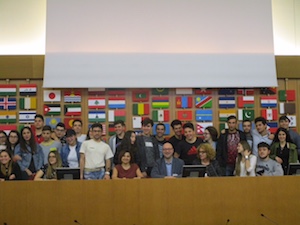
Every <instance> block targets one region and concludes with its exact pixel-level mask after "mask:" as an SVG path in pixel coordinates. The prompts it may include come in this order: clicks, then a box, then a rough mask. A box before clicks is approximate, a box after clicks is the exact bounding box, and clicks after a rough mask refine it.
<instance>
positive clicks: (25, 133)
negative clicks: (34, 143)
mask: <svg viewBox="0 0 300 225" xmlns="http://www.w3.org/2000/svg"><path fill="white" fill-rule="evenodd" d="M22 136H23V138H24V140H25V141H29V140H30V139H31V132H30V130H28V129H24V130H23V131H22Z"/></svg>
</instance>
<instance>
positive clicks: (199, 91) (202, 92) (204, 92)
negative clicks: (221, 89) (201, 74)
mask: <svg viewBox="0 0 300 225" xmlns="http://www.w3.org/2000/svg"><path fill="white" fill-rule="evenodd" d="M195 94H196V95H211V94H212V89H208V88H195Z"/></svg>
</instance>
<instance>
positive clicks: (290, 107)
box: [279, 102, 296, 114]
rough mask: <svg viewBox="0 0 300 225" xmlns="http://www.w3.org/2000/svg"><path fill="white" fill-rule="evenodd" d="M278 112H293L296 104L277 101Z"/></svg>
mask: <svg viewBox="0 0 300 225" xmlns="http://www.w3.org/2000/svg"><path fill="white" fill-rule="evenodd" d="M279 113H280V114H295V113H296V104H295V103H294V102H280V103H279Z"/></svg>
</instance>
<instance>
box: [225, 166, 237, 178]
mask: <svg viewBox="0 0 300 225" xmlns="http://www.w3.org/2000/svg"><path fill="white" fill-rule="evenodd" d="M234 167H235V166H234V165H226V176H233V173H234V169H235V168H234Z"/></svg>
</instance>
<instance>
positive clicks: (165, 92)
mask: <svg viewBox="0 0 300 225" xmlns="http://www.w3.org/2000/svg"><path fill="white" fill-rule="evenodd" d="M168 94H169V89H168V88H152V95H168Z"/></svg>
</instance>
